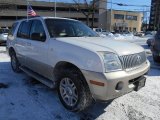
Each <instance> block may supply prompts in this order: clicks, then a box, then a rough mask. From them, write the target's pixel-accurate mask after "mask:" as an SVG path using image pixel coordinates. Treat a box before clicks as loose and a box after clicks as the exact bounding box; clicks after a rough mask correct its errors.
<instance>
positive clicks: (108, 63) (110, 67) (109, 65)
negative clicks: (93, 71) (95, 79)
mask: <svg viewBox="0 0 160 120" xmlns="http://www.w3.org/2000/svg"><path fill="white" fill-rule="evenodd" d="M102 56H103V59H104V67H105V72H112V71H119V70H122V66H121V62H120V60H119V58H118V56H117V55H116V54H114V53H102Z"/></svg>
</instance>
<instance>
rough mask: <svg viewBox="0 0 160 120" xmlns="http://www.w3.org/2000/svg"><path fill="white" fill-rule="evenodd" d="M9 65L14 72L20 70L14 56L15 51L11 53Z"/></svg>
mask: <svg viewBox="0 0 160 120" xmlns="http://www.w3.org/2000/svg"><path fill="white" fill-rule="evenodd" d="M11 67H12V70H13V71H14V72H16V73H19V72H21V69H20V63H19V61H18V59H17V57H16V54H15V52H12V53H11Z"/></svg>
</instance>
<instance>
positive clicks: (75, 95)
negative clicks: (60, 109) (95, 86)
mask: <svg viewBox="0 0 160 120" xmlns="http://www.w3.org/2000/svg"><path fill="white" fill-rule="evenodd" d="M84 80H85V79H84V78H83V76H82V75H81V74H79V72H78V71H75V70H74V69H68V70H64V71H63V72H61V75H60V77H59V83H58V95H59V98H60V101H61V103H62V104H63V105H64V107H65V108H66V109H68V110H70V111H72V112H79V111H82V110H84V109H85V108H87V107H88V106H89V105H90V104H91V103H92V100H93V99H92V96H91V93H90V90H89V87H88V85H87V84H85V81H84Z"/></svg>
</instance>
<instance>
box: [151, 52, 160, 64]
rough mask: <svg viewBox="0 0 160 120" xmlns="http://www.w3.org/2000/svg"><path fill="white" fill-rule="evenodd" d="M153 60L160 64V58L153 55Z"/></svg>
mask: <svg viewBox="0 0 160 120" xmlns="http://www.w3.org/2000/svg"><path fill="white" fill-rule="evenodd" d="M153 60H154V62H157V63H160V58H159V57H158V56H156V55H154V54H153Z"/></svg>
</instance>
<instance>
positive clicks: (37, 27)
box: [30, 20, 46, 41]
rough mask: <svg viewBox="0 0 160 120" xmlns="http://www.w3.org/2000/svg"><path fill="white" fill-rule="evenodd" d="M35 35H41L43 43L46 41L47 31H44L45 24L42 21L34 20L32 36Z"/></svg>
mask: <svg viewBox="0 0 160 120" xmlns="http://www.w3.org/2000/svg"><path fill="white" fill-rule="evenodd" d="M33 33H36V34H37V33H39V34H40V37H41V39H42V41H44V40H45V39H46V34H45V30H44V27H43V24H42V22H41V21H40V20H33V23H32V27H31V31H30V36H31V35H32V34H33Z"/></svg>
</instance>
